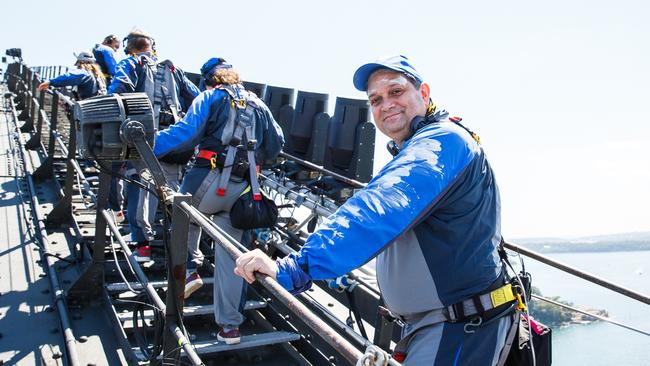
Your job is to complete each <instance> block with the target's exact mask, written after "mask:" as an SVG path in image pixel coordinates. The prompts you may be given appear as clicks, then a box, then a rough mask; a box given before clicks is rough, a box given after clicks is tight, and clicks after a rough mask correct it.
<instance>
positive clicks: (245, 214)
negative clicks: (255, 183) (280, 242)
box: [230, 189, 278, 230]
mask: <svg viewBox="0 0 650 366" xmlns="http://www.w3.org/2000/svg"><path fill="white" fill-rule="evenodd" d="M260 195H261V196H262V199H261V200H259V201H255V200H254V199H253V191H252V190H251V189H249V190H248V191H247V192H246V193H244V194H242V195H241V196H239V198H237V201H235V204H234V205H233V206H232V208H231V209H230V223H231V224H232V226H233V227H235V228H237V229H241V230H249V229H261V228H271V227H273V226H275V224H276V223H277V222H278V207H277V206H276V205H275V202H273V200H272V199H270V198H268V197H267V196H266V195H265V194H264V192H260Z"/></svg>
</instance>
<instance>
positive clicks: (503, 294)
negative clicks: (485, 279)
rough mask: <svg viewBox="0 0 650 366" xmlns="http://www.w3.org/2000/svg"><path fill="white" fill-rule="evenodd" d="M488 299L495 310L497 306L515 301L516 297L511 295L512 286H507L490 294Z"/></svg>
mask: <svg viewBox="0 0 650 366" xmlns="http://www.w3.org/2000/svg"><path fill="white" fill-rule="evenodd" d="M490 299H491V300H492V306H493V307H495V308H496V307H497V306H500V305H503V304H505V303H507V302H510V301H513V300H516V297H515V295H514V294H513V293H512V285H511V284H507V285H505V286H503V287H501V288H498V289H496V290H494V291H492V292H490Z"/></svg>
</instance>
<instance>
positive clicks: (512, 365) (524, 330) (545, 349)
mask: <svg viewBox="0 0 650 366" xmlns="http://www.w3.org/2000/svg"><path fill="white" fill-rule="evenodd" d="M518 316H519V324H518V325H517V331H516V334H515V338H514V340H513V343H512V346H511V348H510V352H509V353H508V358H507V359H506V362H505V364H504V365H505V366H529V365H530V366H532V365H533V354H532V352H531V349H530V341H529V340H530V337H532V338H533V347H534V349H535V365H536V366H550V365H551V361H552V357H551V356H552V354H551V328H549V327H547V326H546V325H544V324H542V323H540V322H538V321H536V320H534V319H533V320H532V326H531V324H529V322H528V317H527V316H526V314H524V313H519V314H518Z"/></svg>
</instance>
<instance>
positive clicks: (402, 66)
mask: <svg viewBox="0 0 650 366" xmlns="http://www.w3.org/2000/svg"><path fill="white" fill-rule="evenodd" d="M379 69H389V70H393V71H397V72H401V73H403V74H406V75H407V76H410V77H412V78H413V79H415V80H416V81H417V82H418V83H422V77H421V76H420V74H419V73H418V72H417V70H415V68H414V67H413V65H411V63H410V62H409V59H408V58H406V56H402V55H398V56H393V57H389V58H387V59H383V60H377V61H375V62H371V63H367V64H365V65H363V66H361V67H360V68H358V69H357V71H356V72H355V73H354V76H353V77H352V82H353V83H354V87H355V88H357V89H358V90H360V91H367V90H368V79H369V78H370V75H372V73H373V72H375V71H377V70H379Z"/></svg>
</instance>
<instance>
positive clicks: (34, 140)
mask: <svg viewBox="0 0 650 366" xmlns="http://www.w3.org/2000/svg"><path fill="white" fill-rule="evenodd" d="M34 102H35V105H34V113H35V114H36V115H38V120H37V122H36V131H35V132H34V134H33V135H32V137H31V138H30V139H29V141H27V142H26V143H25V148H26V149H28V150H38V149H39V148H40V147H41V134H42V131H43V121H44V120H45V119H46V118H47V114H45V110H44V109H43V107H45V92H44V91H43V92H40V93H39V96H38V103H36V98H34ZM36 115H35V116H34V119H36Z"/></svg>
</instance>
